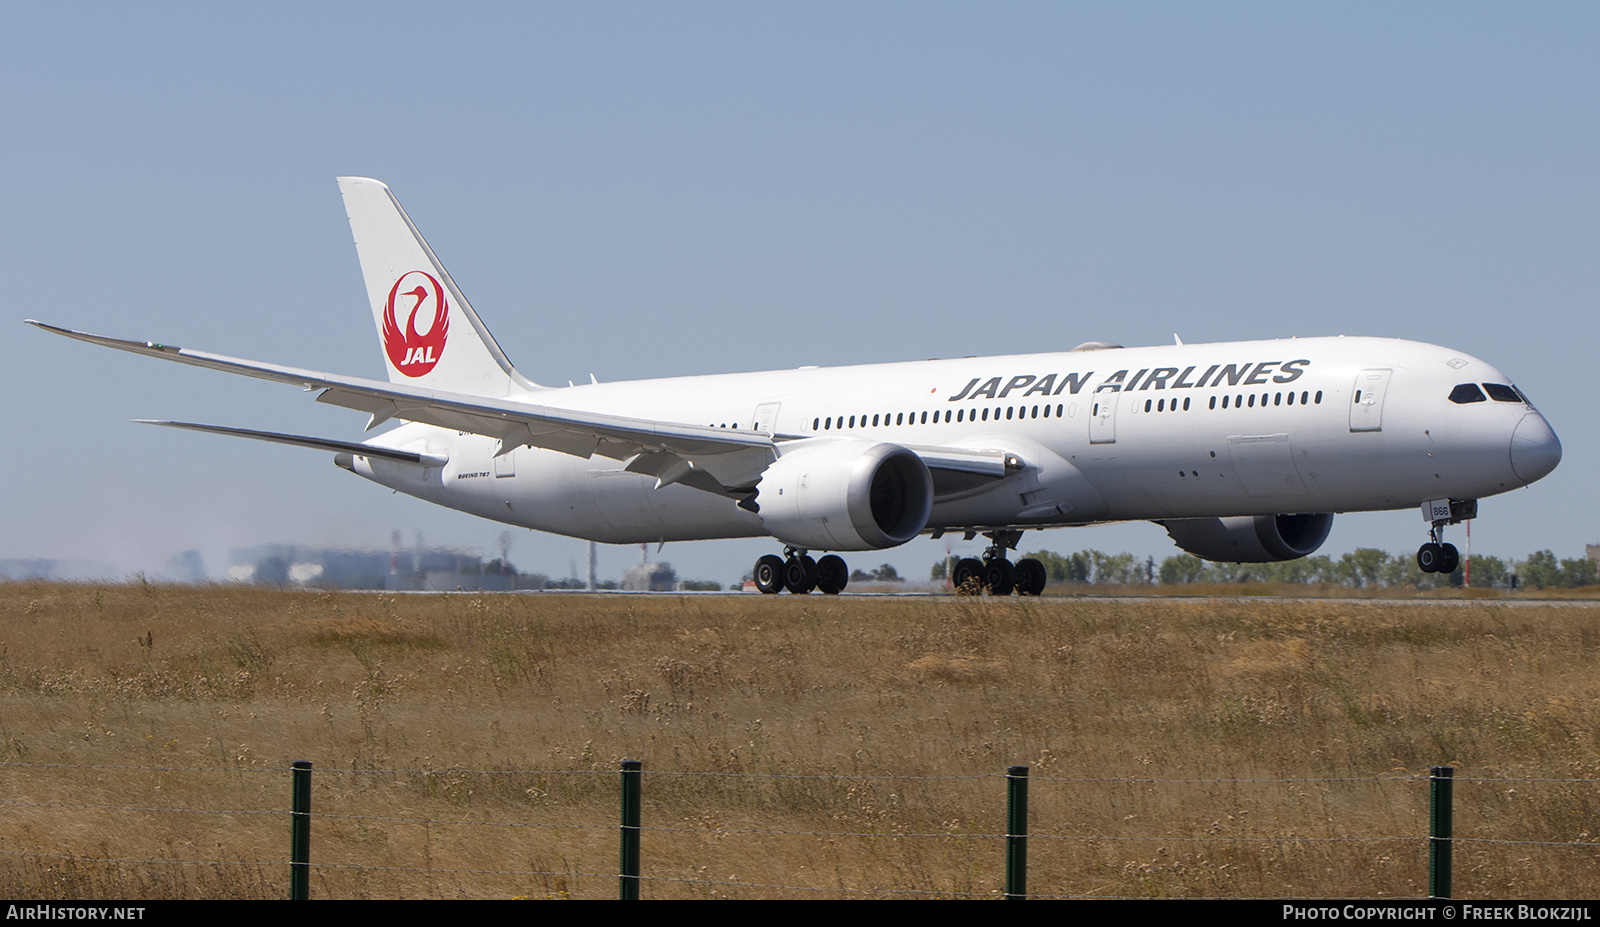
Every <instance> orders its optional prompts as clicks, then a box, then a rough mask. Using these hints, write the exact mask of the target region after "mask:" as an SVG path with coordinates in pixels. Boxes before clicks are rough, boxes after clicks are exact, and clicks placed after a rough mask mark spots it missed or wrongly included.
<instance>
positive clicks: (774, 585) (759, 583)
mask: <svg viewBox="0 0 1600 927" xmlns="http://www.w3.org/2000/svg"><path fill="white" fill-rule="evenodd" d="M751 575H752V576H754V577H755V581H756V588H757V589H760V590H761V591H762V592H763V593H764V594H766V595H776V594H778V593H779V592H781V591H782V590H783V558H782V557H778V556H775V555H773V554H767V555H766V556H765V557H762V558H761V559H760V560H757V561H756V568H755V571H754V572H753V573H752V574H751Z"/></svg>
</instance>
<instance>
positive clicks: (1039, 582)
mask: <svg viewBox="0 0 1600 927" xmlns="http://www.w3.org/2000/svg"><path fill="white" fill-rule="evenodd" d="M1049 578H1050V577H1049V574H1048V573H1046V572H1045V569H1044V564H1043V563H1040V562H1039V561H1037V560H1034V559H1032V558H1029V559H1027V560H1018V561H1017V592H1018V594H1020V595H1038V594H1040V593H1041V592H1044V585H1045V582H1046V581H1047V580H1048V579H1049Z"/></svg>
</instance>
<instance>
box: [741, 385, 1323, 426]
mask: <svg viewBox="0 0 1600 927" xmlns="http://www.w3.org/2000/svg"><path fill="white" fill-rule="evenodd" d="M1218 401H1219V399H1218V397H1216V396H1212V397H1211V403H1210V406H1209V408H1212V409H1216V408H1219V405H1218ZM1220 401H1221V405H1220V408H1223V409H1227V408H1230V407H1231V408H1236V409H1244V408H1251V409H1253V408H1256V407H1257V406H1258V405H1259V406H1260V407H1261V408H1266V407H1267V406H1268V405H1274V406H1285V405H1287V406H1293V405H1302V406H1309V405H1321V404H1322V390H1317V391H1316V392H1315V393H1312V392H1311V391H1310V390H1303V391H1301V392H1300V393H1299V394H1296V393H1294V392H1293V391H1290V392H1287V393H1283V392H1277V393H1261V394H1259V396H1258V395H1257V394H1255V393H1250V394H1248V395H1246V394H1244V393H1240V394H1238V395H1234V396H1222V397H1220ZM1192 402H1193V399H1192V398H1190V397H1185V398H1184V399H1183V400H1182V401H1181V403H1180V401H1179V399H1178V398H1177V397H1173V398H1172V399H1166V398H1161V399H1146V400H1145V401H1144V411H1146V412H1177V411H1180V410H1182V411H1184V412H1188V411H1189V410H1190V408H1191V403H1192ZM992 411H993V415H992V416H991V414H990V413H991V410H990V409H989V408H988V407H982V408H977V409H965V408H962V409H945V410H944V414H943V417H942V418H941V416H940V413H939V412H937V411H935V412H933V413H932V416H931V417H930V415H929V413H927V412H922V413H917V412H890V413H879V414H875V415H870V416H869V415H865V414H863V415H832V416H828V417H826V418H823V417H817V418H813V419H812V420H811V430H812V431H813V432H817V431H846V430H851V429H855V428H878V427H884V426H892V425H919V424H920V425H927V424H929V423H930V422H931V423H933V424H935V425H937V424H940V423H944V424H950V423H959V422H978V421H983V422H989V421H995V422H998V421H1013V420H1020V419H1030V418H1033V419H1037V418H1045V419H1048V418H1062V417H1064V416H1065V415H1066V406H1065V404H1062V403H1057V404H1056V405H1055V406H1054V407H1051V406H1048V405H1044V406H1005V407H1003V408H996V409H994V410H992ZM1129 411H1132V412H1137V411H1139V409H1138V407H1135V408H1133V409H1131V410H1129ZM723 427H724V428H726V427H727V426H726V425H724V426H723Z"/></svg>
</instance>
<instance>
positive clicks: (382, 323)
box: [339, 177, 539, 398]
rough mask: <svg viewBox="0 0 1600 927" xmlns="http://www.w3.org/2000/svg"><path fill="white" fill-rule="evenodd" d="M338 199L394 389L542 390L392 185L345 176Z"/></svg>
mask: <svg viewBox="0 0 1600 927" xmlns="http://www.w3.org/2000/svg"><path fill="white" fill-rule="evenodd" d="M339 192H340V193H342V194H343V195H344V208H345V212H346V214H348V215H349V217H350V231H351V232H352V233H353V234H354V235H355V239H356V254H357V256H358V257H360V259H361V275H362V276H363V277H364V278H366V282H367V298H368V299H369V300H371V302H372V319H373V322H374V323H376V325H377V327H378V338H379V341H380V344H381V345H382V347H383V359H384V365H385V366H386V367H388V370H389V381H390V382H391V383H410V384H414V385H418V386H426V387H430V388H433V389H440V390H446V391H449V392H452V393H466V394H469V395H474V396H489V397H496V398H499V397H504V396H508V395H510V394H511V393H512V392H514V391H516V390H518V389H519V388H520V389H538V388H539V386H538V385H537V384H534V383H531V382H529V381H528V380H527V379H525V378H524V377H523V376H522V375H521V374H519V373H517V370H516V368H515V367H513V366H511V361H510V360H508V359H507V358H506V355H505V352H503V351H501V350H500V345H498V344H496V343H495V340H494V336H493V335H491V334H489V329H488V328H486V327H484V324H483V322H482V320H480V319H479V318H478V314H477V313H476V312H473V311H472V306H471V305H470V304H469V303H468V302H467V299H466V297H465V296H462V295H461V291H460V290H459V289H457V288H456V284H455V281H454V280H451V279H450V274H449V273H448V272H447V271H446V270H445V269H444V265H442V264H440V263H439V259H438V257H436V256H435V255H434V253H433V249H432V248H429V247H428V243H427V242H426V241H423V240H422V234H421V233H420V232H418V231H417V227H416V226H415V225H413V224H412V223H411V217H409V216H407V215H406V211H405V210H404V209H402V208H400V201H399V200H397V199H395V198H394V194H393V193H391V192H389V188H388V187H387V186H385V185H384V184H382V183H379V182H378V181H376V180H370V179H368V178H365V177H340V178H339Z"/></svg>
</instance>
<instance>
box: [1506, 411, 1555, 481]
mask: <svg viewBox="0 0 1600 927" xmlns="http://www.w3.org/2000/svg"><path fill="white" fill-rule="evenodd" d="M1560 462H1561V439H1560V438H1557V437H1556V433H1555V432H1554V431H1552V430H1550V423H1549V422H1547V421H1545V420H1544V416H1542V415H1540V414H1539V413H1537V412H1532V413H1529V414H1528V415H1524V416H1523V417H1522V421H1520V422H1518V423H1517V430H1516V431H1514V432H1512V433H1511V469H1512V470H1514V471H1516V474H1517V476H1518V477H1519V478H1520V479H1521V480H1522V481H1523V482H1524V483H1531V482H1533V481H1534V480H1537V479H1540V478H1542V477H1544V476H1545V475H1547V474H1548V473H1549V472H1550V471H1551V470H1554V469H1555V468H1556V464H1558V463H1560Z"/></svg>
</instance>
